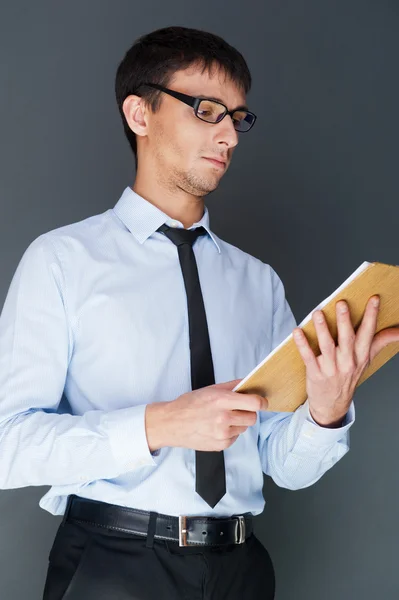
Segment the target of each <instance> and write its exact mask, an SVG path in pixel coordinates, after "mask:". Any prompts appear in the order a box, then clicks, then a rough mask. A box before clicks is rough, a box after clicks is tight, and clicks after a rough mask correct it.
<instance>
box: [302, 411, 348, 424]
mask: <svg viewBox="0 0 399 600" xmlns="http://www.w3.org/2000/svg"><path fill="white" fill-rule="evenodd" d="M309 414H310V416H311V417H312V419H313V420H314V421H315V422H316V423H317V425H320V427H327V428H329V429H337V428H338V427H342V425H343V422H344V420H345V415H346V413H345V415H340V416H337V415H334V416H333V415H316V414H315V413H314V412H313V411H312V409H311V408H310V407H309Z"/></svg>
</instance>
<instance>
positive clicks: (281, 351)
mask: <svg viewBox="0 0 399 600" xmlns="http://www.w3.org/2000/svg"><path fill="white" fill-rule="evenodd" d="M374 294H378V295H379V297H380V305H379V312H378V319H377V326H376V331H375V333H378V332H379V331H381V330H382V329H387V328H389V327H394V326H399V266H398V265H388V264H385V263H380V262H367V261H365V262H363V263H362V264H361V265H360V266H359V267H358V268H357V269H356V270H355V271H354V272H353V273H352V275H350V276H349V277H348V278H347V279H346V280H345V281H344V282H343V283H342V284H341V285H340V286H339V287H338V288H337V289H336V290H335V291H334V292H333V293H332V294H330V296H328V297H327V298H325V299H324V300H323V301H322V302H321V303H320V304H319V305H318V306H316V307H315V308H314V309H313V310H312V311H311V312H310V313H309V314H308V315H307V316H306V317H305V318H304V319H303V320H302V321H301V323H299V325H298V327H300V328H301V329H302V330H303V331H304V333H305V336H306V338H307V340H308V342H309V345H310V347H311V348H312V350H313V352H314V353H315V355H316V356H318V355H320V348H319V344H318V338H317V334H316V329H315V327H314V323H313V319H312V314H313V312H314V311H315V310H318V309H322V310H323V314H324V317H325V320H326V323H327V325H328V328H329V330H330V333H331V336H332V337H333V338H334V340H335V343H336V344H337V341H338V335H337V319H336V307H335V305H336V303H337V302H338V301H339V300H345V301H346V302H347V303H348V306H349V312H350V316H351V320H352V324H353V328H354V331H355V332H356V331H357V329H358V327H359V325H360V323H361V321H362V319H363V315H364V311H365V309H366V305H367V302H368V301H369V299H370V297H371V296H373V295H374ZM397 352H399V342H393V343H390V344H388V345H387V346H385V348H383V349H382V350H381V351H380V352H379V353H378V354H377V356H375V357H374V359H373V360H372V361H371V363H370V364H369V365H368V367H367V368H366V369H365V371H364V372H363V374H362V376H361V377H360V379H359V381H358V383H357V386H356V387H359V385H361V384H362V383H363V382H364V381H366V379H368V378H369V377H370V376H371V375H373V374H374V373H375V372H376V371H377V370H378V369H379V368H380V367H382V366H383V365H384V364H385V363H386V362H387V361H388V360H390V359H391V358H392V357H393V356H395V354H396V353H397ZM233 392H241V393H249V394H259V395H261V396H263V397H266V398H267V399H268V401H269V404H268V409H267V410H269V411H283V412H293V411H294V410H296V409H297V408H298V407H299V406H300V405H301V404H303V403H304V402H305V401H306V398H307V394H306V366H305V363H304V362H303V359H302V356H301V355H300V353H299V350H298V348H297V345H296V343H295V341H294V338H293V334H292V332H291V333H290V335H288V336H287V337H286V338H285V339H284V340H283V341H282V342H281V343H280V344H279V345H278V346H276V348H274V349H273V350H272V352H270V353H269V354H268V355H267V356H266V358H265V359H264V360H262V362H260V363H259V364H258V365H257V366H256V367H255V368H254V369H253V370H252V371H251V372H250V373H248V375H247V376H246V377H244V378H243V379H242V380H241V381H240V382H239V383H238V384H237V385H236V386H235V388H234V389H233Z"/></svg>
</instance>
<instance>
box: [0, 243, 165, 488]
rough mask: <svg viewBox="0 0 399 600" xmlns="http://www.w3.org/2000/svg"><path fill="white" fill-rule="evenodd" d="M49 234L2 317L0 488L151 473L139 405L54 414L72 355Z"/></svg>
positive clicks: (17, 278) (33, 249)
mask: <svg viewBox="0 0 399 600" xmlns="http://www.w3.org/2000/svg"><path fill="white" fill-rule="evenodd" d="M55 248H56V247H55V245H54V243H53V240H52V239H50V236H49V235H48V234H42V235H41V236H39V237H38V238H36V239H35V240H34V241H33V242H31V244H30V245H29V246H28V248H27V249H26V250H25V252H24V254H23V255H22V258H21V260H20V262H19V264H18V266H17V268H16V271H15V273H14V276H13V278H12V280H11V284H10V287H9V290H8V293H7V295H6V299H5V302H4V305H3V309H2V312H1V315H0V455H1V460H0V489H12V488H20V487H26V486H33V485H65V484H74V483H76V482H79V483H81V482H82V481H91V480H95V479H99V478H113V477H117V476H118V475H120V474H122V473H125V472H127V471H130V470H133V469H135V468H138V467H140V466H141V465H149V466H155V465H156V464H157V462H156V459H155V458H154V456H153V455H152V454H151V452H150V450H149V448H148V443H147V438H146V433H145V408H146V405H145V404H143V405H138V406H133V407H129V408H124V409H120V410H114V411H111V412H105V411H102V410H90V411H88V412H86V413H84V414H83V415H71V414H66V413H65V414H60V412H57V410H58V408H59V405H60V401H61V398H62V395H63V390H64V386H65V381H66V376H67V371H68V364H69V360H70V355H71V351H72V350H71V346H72V344H71V332H70V325H69V318H68V303H67V297H66V294H65V272H64V270H63V268H62V267H63V265H62V262H61V260H60V259H59V255H58V254H57V253H56V249H55Z"/></svg>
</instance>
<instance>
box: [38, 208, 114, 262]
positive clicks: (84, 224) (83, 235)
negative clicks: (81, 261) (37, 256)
mask: <svg viewBox="0 0 399 600" xmlns="http://www.w3.org/2000/svg"><path fill="white" fill-rule="evenodd" d="M110 212H111V209H108V210H106V211H104V212H103V213H98V214H94V215H90V216H88V217H85V218H83V219H80V220H79V221H74V222H72V223H67V224H65V225H60V226H59V227H55V228H53V229H50V230H48V231H46V232H44V233H42V234H40V235H39V236H37V237H36V238H35V239H34V240H32V242H31V243H30V244H29V249H32V250H33V249H34V248H36V247H39V246H40V247H41V246H43V247H45V248H46V249H48V251H49V252H55V254H60V255H61V257H62V256H65V254H66V253H67V252H73V251H74V250H78V251H79V250H82V249H86V250H90V248H92V247H94V246H95V247H96V248H98V246H99V241H100V240H104V238H105V237H106V236H107V234H108V233H109V231H110V223H111V222H112V218H111V215H110Z"/></svg>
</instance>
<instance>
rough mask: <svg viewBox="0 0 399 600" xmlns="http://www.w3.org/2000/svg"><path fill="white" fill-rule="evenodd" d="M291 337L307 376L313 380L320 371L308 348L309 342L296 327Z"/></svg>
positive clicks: (318, 375)
mask: <svg viewBox="0 0 399 600" xmlns="http://www.w3.org/2000/svg"><path fill="white" fill-rule="evenodd" d="M293 337H294V341H295V343H296V346H297V348H298V352H299V354H300V355H301V357H302V360H303V362H304V363H305V366H306V371H307V374H308V375H309V376H310V377H311V378H313V379H316V378H317V377H320V375H321V371H320V367H319V364H318V362H317V359H316V357H315V355H314V352H313V350H312V348H311V347H310V346H309V342H308V340H307V339H306V336H305V334H304V332H303V331H302V329H301V328H300V327H296V328H295V329H294V331H293Z"/></svg>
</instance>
